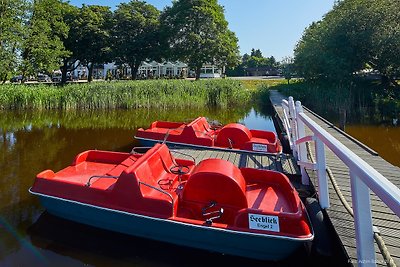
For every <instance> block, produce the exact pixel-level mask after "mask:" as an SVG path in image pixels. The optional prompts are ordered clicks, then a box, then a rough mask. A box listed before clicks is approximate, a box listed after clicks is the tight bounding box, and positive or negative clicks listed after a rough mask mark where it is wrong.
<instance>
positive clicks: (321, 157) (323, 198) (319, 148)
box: [315, 137, 330, 209]
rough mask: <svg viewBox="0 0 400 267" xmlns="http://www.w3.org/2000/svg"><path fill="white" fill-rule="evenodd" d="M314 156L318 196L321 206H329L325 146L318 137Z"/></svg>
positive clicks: (324, 207)
mask: <svg viewBox="0 0 400 267" xmlns="http://www.w3.org/2000/svg"><path fill="white" fill-rule="evenodd" d="M315 156H316V160H317V162H316V164H317V177H318V193H319V194H318V197H319V203H320V205H321V208H323V209H326V208H329V206H330V204H329V187H328V180H327V178H326V160H325V146H324V143H323V142H322V141H321V139H319V138H318V137H317V138H315Z"/></svg>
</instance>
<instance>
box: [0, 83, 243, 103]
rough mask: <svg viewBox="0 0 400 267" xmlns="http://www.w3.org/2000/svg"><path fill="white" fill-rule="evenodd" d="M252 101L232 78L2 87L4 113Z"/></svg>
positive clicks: (0, 88) (0, 97)
mask: <svg viewBox="0 0 400 267" xmlns="http://www.w3.org/2000/svg"><path fill="white" fill-rule="evenodd" d="M250 100H251V92H249V91H248V90H246V89H245V88H244V87H243V86H242V84H241V83H240V82H239V81H234V80H229V79H224V80H201V81H187V80H150V81H121V82H97V83H90V84H69V85H66V86H49V85H19V84H18V85H12V84H6V85H2V86H0V109H3V110H5V109H10V110H23V109H64V110H69V109H117V108H123V109H134V108H196V107H204V106H211V107H214V106H215V107H228V106H231V105H235V104H242V103H246V102H249V101H250Z"/></svg>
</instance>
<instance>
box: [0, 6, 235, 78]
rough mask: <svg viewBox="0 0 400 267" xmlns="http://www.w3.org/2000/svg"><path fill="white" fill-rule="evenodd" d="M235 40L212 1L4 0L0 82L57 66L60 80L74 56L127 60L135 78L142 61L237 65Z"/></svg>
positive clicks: (86, 60)
mask: <svg viewBox="0 0 400 267" xmlns="http://www.w3.org/2000/svg"><path fill="white" fill-rule="evenodd" d="M239 58H240V57H239V47H238V39H237V37H236V36H235V33H234V32H232V31H231V30H229V28H228V23H227V21H226V19H225V16H224V9H223V7H222V6H221V5H219V4H218V1H217V0H196V1H192V0H177V1H173V2H172V6H168V7H166V8H164V10H163V11H160V10H158V9H157V8H156V7H154V6H153V5H150V4H147V3H146V2H145V1H138V0H131V1H130V2H128V3H121V4H120V5H118V6H117V8H116V10H115V11H111V9H110V7H107V6H99V5H82V7H80V8H79V7H76V6H73V5H70V4H69V3H68V2H67V1H63V0H1V6H0V65H1V68H0V81H3V82H4V81H6V80H7V79H8V78H9V77H10V75H13V74H16V73H22V75H23V76H24V77H25V76H28V75H35V74H37V73H39V72H45V73H51V72H52V71H54V70H57V69H61V71H62V82H64V83H65V82H66V80H67V73H68V72H69V71H73V70H74V68H76V67H77V64H76V63H77V62H79V64H82V65H83V66H86V67H87V68H88V70H89V72H88V80H89V81H91V80H92V75H93V68H94V66H95V65H96V64H103V63H107V62H116V63H117V64H119V65H121V64H127V65H129V67H130V68H131V69H132V72H131V73H132V78H133V79H135V78H136V73H137V70H138V68H139V66H140V64H141V63H142V62H143V61H145V60H156V61H162V60H180V61H182V62H185V63H187V64H188V66H189V68H191V69H194V70H195V72H196V78H197V79H198V78H199V77H200V70H201V67H202V65H203V64H204V63H212V64H215V65H217V66H220V67H222V66H225V67H229V66H235V65H237V64H238V63H239Z"/></svg>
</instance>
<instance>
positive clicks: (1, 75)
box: [0, 0, 29, 83]
mask: <svg viewBox="0 0 400 267" xmlns="http://www.w3.org/2000/svg"><path fill="white" fill-rule="evenodd" d="M28 10H29V5H28V3H27V2H26V0H2V1H1V5H0V66H1V68H0V81H1V82H3V83H4V82H5V81H6V80H7V79H8V76H9V74H11V73H14V72H15V70H16V68H17V66H18V63H19V60H20V59H19V56H18V55H19V54H18V53H19V52H20V51H21V48H22V41H23V35H24V31H25V21H26V19H27V14H28V12H27V11H28Z"/></svg>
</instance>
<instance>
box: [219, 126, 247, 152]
mask: <svg viewBox="0 0 400 267" xmlns="http://www.w3.org/2000/svg"><path fill="white" fill-rule="evenodd" d="M251 138H252V134H251V132H250V130H249V129H248V128H247V127H246V126H244V125H242V124H239V123H230V124H227V125H225V126H224V127H223V128H222V129H221V130H220V131H219V132H218V135H217V138H216V141H215V144H216V145H218V146H222V147H231V146H232V147H233V148H240V147H241V146H242V145H243V144H244V143H246V142H249V141H250V140H251Z"/></svg>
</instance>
